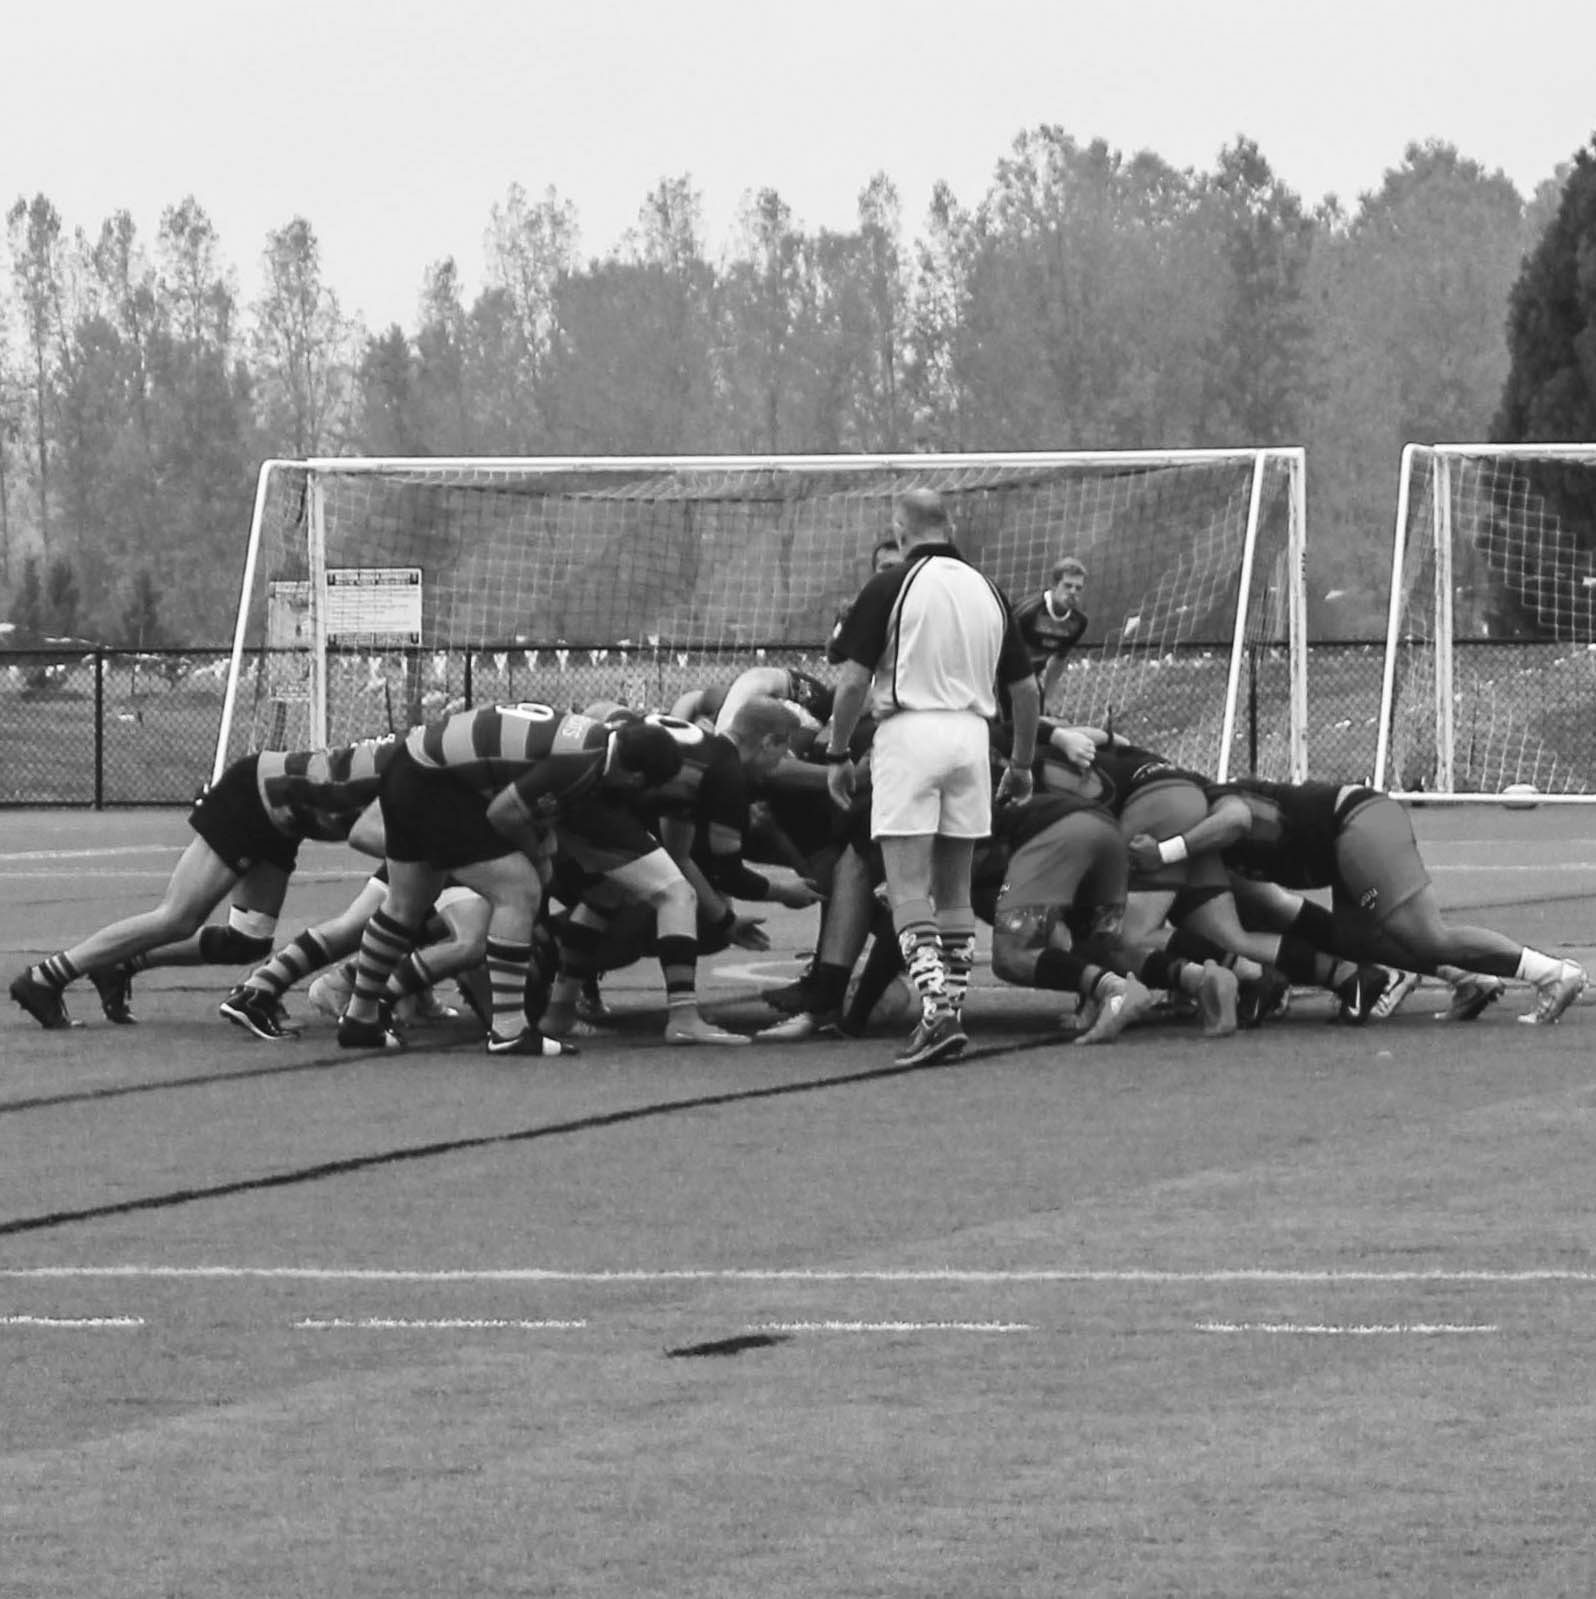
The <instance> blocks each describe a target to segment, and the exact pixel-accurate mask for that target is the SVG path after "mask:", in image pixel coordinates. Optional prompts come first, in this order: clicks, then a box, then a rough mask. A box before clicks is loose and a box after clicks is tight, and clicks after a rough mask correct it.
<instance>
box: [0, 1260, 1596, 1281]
mask: <svg viewBox="0 0 1596 1599" xmlns="http://www.w3.org/2000/svg"><path fill="white" fill-rule="evenodd" d="M84 1278H120V1279H124V1280H143V1281H224V1282H225V1281H245V1280H261V1281H272V1282H348V1283H582V1284H592V1285H594V1286H599V1287H603V1286H607V1285H626V1284H639V1283H641V1284H647V1283H679V1282H705V1283H904V1284H912V1283H952V1284H960V1283H971V1284H988V1285H996V1286H1000V1287H1003V1286H1011V1287H1024V1286H1027V1285H1038V1284H1049V1283H1106V1284H1111V1285H1114V1284H1118V1285H1123V1286H1126V1287H1161V1286H1178V1285H1184V1284H1197V1285H1203V1284H1222V1283H1260V1284H1266V1285H1267V1284H1271V1283H1280V1284H1293V1283H1322V1284H1329V1285H1332V1286H1335V1285H1339V1284H1346V1285H1348V1286H1360V1285H1366V1284H1387V1283H1389V1284H1399V1283H1438V1284H1442V1285H1446V1284H1493V1283H1503V1284H1507V1283H1570V1284H1589V1285H1592V1286H1596V1271H1591V1270H1585V1271H1581V1270H1576V1269H1573V1268H1565V1267H1555V1266H1554V1267H1544V1268H1531V1269H1527V1270H1522V1271H1486V1270H1447V1269H1444V1268H1436V1269H1434V1270H1395V1271H1339V1270H1314V1269H1308V1268H1302V1269H1290V1268H1286V1269H1276V1268H1272V1267H1252V1266H1243V1267H1234V1268H1221V1269H1215V1270H1208V1271H1152V1270H1141V1269H1134V1268H1132V1269H1114V1268H1096V1267H1080V1268H1075V1267H1040V1268H1031V1269H1027V1268H1016V1269H1013V1270H981V1269H964V1268H959V1267H951V1266H947V1267H933V1268H928V1269H924V1270H915V1269H890V1268H889V1269H881V1270H838V1271H833V1270H823V1269H811V1268H770V1269H764V1268H757V1267H677V1268H669V1267H667V1268H660V1269H656V1270H647V1269H643V1268H637V1269H622V1270H615V1271H579V1270H570V1269H566V1268H562V1267H549V1266H515V1267H500V1268H483V1269H475V1270H473V1269H464V1268H462V1269H431V1270H429V1269H424V1268H412V1267H381V1266H226V1265H212V1266H158V1265H140V1264H136V1263H129V1264H124V1265H101V1266H89V1265H78V1266H71V1265H58V1266H0V1279H11V1280H22V1281H41V1280H58V1279H84Z"/></svg>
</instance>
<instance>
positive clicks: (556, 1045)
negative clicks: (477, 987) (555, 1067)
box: [488, 1027, 582, 1060]
mask: <svg viewBox="0 0 1596 1599" xmlns="http://www.w3.org/2000/svg"><path fill="white" fill-rule="evenodd" d="M488 1053H489V1054H490V1055H533V1056H536V1057H537V1058H538V1059H540V1060H551V1059H553V1058H554V1056H556V1055H580V1054H581V1053H582V1051H581V1050H579V1049H578V1048H577V1047H576V1045H575V1044H567V1043H564V1042H562V1041H561V1040H560V1039H558V1038H550V1037H548V1036H547V1035H546V1034H545V1033H542V1032H539V1030H538V1029H537V1028H536V1027H526V1028H523V1029H522V1030H521V1031H520V1032H519V1033H516V1034H515V1035H514V1037H512V1038H504V1037H502V1036H501V1035H500V1034H498V1033H489V1034H488Z"/></svg>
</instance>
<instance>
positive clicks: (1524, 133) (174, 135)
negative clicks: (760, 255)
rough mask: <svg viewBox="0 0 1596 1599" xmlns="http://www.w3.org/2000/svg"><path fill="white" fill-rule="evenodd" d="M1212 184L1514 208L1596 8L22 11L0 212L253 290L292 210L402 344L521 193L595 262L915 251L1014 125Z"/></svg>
mask: <svg viewBox="0 0 1596 1599" xmlns="http://www.w3.org/2000/svg"><path fill="white" fill-rule="evenodd" d="M1042 123H1056V124H1058V125H1059V126H1061V127H1062V128H1063V129H1064V130H1065V131H1066V132H1068V133H1069V134H1071V135H1072V136H1073V137H1074V138H1075V139H1076V140H1077V141H1079V142H1080V143H1082V144H1085V143H1088V142H1090V141H1091V140H1092V139H1094V138H1102V139H1104V140H1106V141H1107V142H1108V144H1109V145H1110V146H1112V147H1113V148H1115V149H1118V150H1121V151H1123V152H1124V153H1125V154H1126V155H1130V154H1132V153H1134V152H1135V151H1137V150H1141V149H1151V150H1154V151H1156V152H1157V153H1158V154H1159V155H1161V156H1163V157H1164V158H1165V160H1167V161H1169V162H1170V163H1172V164H1173V165H1175V166H1177V167H1197V168H1203V169H1212V167H1213V165H1214V163H1215V160H1216V158H1217V156H1218V153H1219V151H1220V149H1221V147H1222V146H1224V145H1225V144H1227V143H1229V142H1231V141H1233V140H1234V139H1235V138H1236V137H1237V136H1238V135H1243V134H1244V135H1246V136H1248V137H1250V138H1252V139H1254V140H1255V141H1256V142H1257V143H1258V145H1259V146H1260V147H1261V149H1262V151H1263V153H1264V155H1265V157H1266V158H1267V159H1268V161H1269V163H1270V165H1271V167H1272V168H1273V169H1274V171H1275V173H1276V175H1277V176H1278V177H1280V178H1281V179H1283V180H1284V181H1285V182H1286V183H1288V184H1289V185H1290V186H1291V187H1292V188H1293V189H1295V190H1296V191H1297V192H1298V193H1299V194H1300V195H1302V197H1303V198H1304V200H1305V201H1307V202H1308V203H1309V204H1310V205H1312V204H1314V203H1316V202H1317V201H1318V200H1320V199H1322V198H1323V197H1324V196H1325V195H1326V194H1328V193H1332V192H1333V193H1336V194H1338V195H1340V196H1341V198H1342V199H1343V201H1344V202H1345V203H1346V204H1347V205H1348V206H1349V207H1350V206H1351V205H1352V204H1354V203H1355V201H1356V199H1357V196H1358V195H1359V194H1360V193H1363V192H1365V191H1367V190H1370V189H1375V188H1378V187H1379V185H1380V182H1381V179H1382V177H1383V174H1384V173H1385V171H1386V170H1387V169H1388V168H1390V167H1394V166H1397V165H1400V163H1401V160H1402V155H1403V151H1404V149H1405V148H1406V146H1407V145H1408V144H1409V143H1410V142H1413V141H1422V140H1425V139H1432V138H1434V139H1441V140H1445V141H1447V142H1449V143H1451V144H1453V145H1455V146H1457V148H1458V149H1459V151H1460V152H1461V153H1462V154H1463V155H1465V156H1467V157H1469V158H1471V159H1473V160H1475V161H1477V162H1479V163H1480V164H1481V165H1482V166H1484V167H1485V168H1487V169H1488V170H1492V171H1494V170H1497V169H1500V170H1501V171H1503V172H1505V173H1506V174H1507V176H1508V177H1509V178H1511V179H1512V180H1513V181H1514V183H1516V184H1517V186H1518V188H1519V190H1520V192H1521V193H1523V194H1524V195H1525V196H1526V197H1528V195H1529V194H1530V193H1532V192H1533V190H1534V189H1535V187H1536V185H1538V184H1539V183H1540V182H1541V181H1543V180H1544V179H1546V178H1549V177H1551V176H1552V175H1553V173H1554V172H1555V170H1556V168H1557V167H1558V165H1559V164H1560V163H1562V162H1565V161H1567V160H1569V159H1570V158H1571V157H1572V156H1573V154H1574V152H1575V151H1576V150H1577V149H1578V148H1580V147H1581V145H1584V144H1587V143H1588V142H1589V141H1590V139H1591V138H1592V135H1593V134H1596V0H1511V3H1508V0H1490V3H1486V0H1444V3H1431V0H1302V3H1294V0H1220V3H1213V4H1205V3H1204V0H1097V3H1093V4H1084V3H1081V0H965V3H962V4H950V3H943V4H940V5H939V4H937V3H936V0H914V3H911V0H788V3H786V4H762V3H761V0H650V3H647V4H644V3H639V0H519V3H512V0H448V3H445V0H425V3H422V0H369V3H358V0H273V3H270V4H257V3H253V0H251V3H249V4H242V3H236V0H116V3H114V4H111V3H106V0H13V3H11V4H7V5H5V6H4V7H3V8H0V203H3V204H4V206H5V207H6V208H9V207H10V205H11V204H12V202H13V201H14V200H15V199H17V198H18V197H21V196H28V197H31V196H32V195H34V194H36V193H39V192H43V193H44V194H46V195H47V196H48V197H49V198H50V199H51V200H52V201H53V202H54V203H55V205H56V208H57V209H58V210H59V211H60V213H61V215H62V217H63V219H64V220H65V222H66V224H67V225H68V227H69V228H76V227H82V228H84V229H86V230H87V231H89V232H90V233H93V232H95V231H97V229H98V227H99V224H100V223H101V221H103V220H104V218H105V217H106V216H108V215H110V214H111V213H112V212H113V211H115V210H118V209H123V208H125V209H127V210H128V211H130V212H131V213H132V215H133V218H134V220H135V222H136V223H137V224H138V226H139V228H140V231H141V232H143V233H144V234H145V235H146V236H151V235H153V233H154V231H155V229H156V227H157V225H158V223H159V220H160V215H161V212H162V211H163V210H164V209H165V208H166V207H167V206H169V205H172V204H174V203H175V202H177V201H179V200H181V199H182V198H183V197H184V196H185V195H188V194H192V195H194V196H195V197H196V198H197V199H198V200H199V202H200V203H201V204H202V205H203V206H204V207H205V209H206V210H207V211H208V212H209V214H210V216H211V218H212V220H213V222H214V223H215V225H216V228H217V231H218V233H219V234H220V237H221V242H222V246H223V249H224V252H225V254H226V256H227V258H228V260H229V261H230V263H231V264H232V265H233V267H234V268H235V269H236V271H237V274H238V282H239V289H240V292H241V295H242V297H243V299H244V300H245V301H246V302H248V301H251V300H253V299H254V298H255V297H256V296H257V295H258V294H259V292H260V284H261V272H260V264H259V263H260V253H261V249H262V247H263V245H264V242H265V238H266V234H267V233H268V231H270V230H271V229H273V228H277V227H281V226H282V225H283V224H285V223H286V222H288V221H289V220H291V219H292V218H293V217H294V216H296V215H298V216H304V217H306V218H307V219H308V220H309V221H310V223H311V224H312V226H313V227H314V229H315V231H316V235H317V237H318V239H319V240H320V242H321V247H322V263H323V271H324V275H325V277H326V279H327V281H328V282H329V284H330V285H331V286H332V287H333V288H334V289H335V290H336V291H337V292H338V294H339V297H340V299H341V300H342V302H343V304H344V308H345V310H346V311H348V312H350V313H352V314H358V315H361V316H363V317H364V319H365V320H366V322H367V323H368V325H370V326H372V327H374V328H375V327H379V326H382V325H386V324H387V323H389V322H394V321H397V322H399V323H400V324H401V325H403V326H404V327H405V328H407V329H411V328H413V327H414V325H415V322H416V305H417V300H418V296H419V288H420V284H421V282H422V279H423V276H424V274H425V271H426V269H427V267H428V266H429V265H430V264H431V263H434V262H436V261H439V260H442V259H443V258H445V257H448V256H453V257H454V259H455V260H456V261H457V263H458V264H459V266H460V269H461V271H462V273H463V275H464V279H465V284H466V289H467V294H468V298H469V297H470V295H472V294H474V293H475V291H476V290H477V289H479V288H480V287H481V283H482V262H483V249H482V239H483V234H484V231H485V230H486V227H487V224H488V220H489V214H490V212H491V209H492V207H493V206H494V205H495V204H496V203H500V202H502V201H503V200H504V198H505V196H506V194H507V193H508V191H509V188H510V186H511V185H512V184H513V183H519V184H520V185H521V186H522V187H523V188H524V189H525V190H526V191H527V193H528V194H529V195H530V196H531V197H533V198H534V199H536V198H539V197H541V196H542V195H543V193H544V192H545V191H546V190H547V189H548V188H549V187H551V186H552V187H553V188H555V189H556V190H557V191H558V192H559V194H560V196H561V197H562V198H563V199H566V200H569V201H571V202H573V203H574V204H575V206H576V208H577V211H578V215H579V219H580V222H581V229H582V246H583V250H584V252H585V253H588V254H594V255H596V254H602V253H604V252H605V251H607V250H608V249H610V248H611V247H612V246H613V245H614V244H615V243H616V242H617V241H618V239H619V238H620V236H621V234H622V233H623V232H624V231H625V229H626V228H628V227H629V226H630V225H631V224H632V223H634V222H635V220H636V218H637V214H638V211H639V209H640V207H641V205H642V202H643V200H644V198H645V196H646V195H647V194H648V193H649V191H650V190H651V189H652V188H653V187H654V186H655V185H656V184H657V183H658V182H659V181H660V179H662V178H675V177H682V176H687V177H690V178H691V179H692V181H693V184H694V186H695V187H696V188H697V189H698V191H699V192H700V194H701V195H702V196H703V200H704V221H705V236H706V244H707V246H708V248H709V250H710V253H711V254H718V253H719V251H720V250H721V249H722V248H723V247H724V246H725V245H726V244H727V243H728V242H729V241H730V238H731V234H732V226H733V221H734V218H735V216H736V214H737V211H738V209H739V206H740V204H741V202H742V200H743V199H744V197H745V196H746V195H747V194H749V193H750V192H751V191H753V190H755V189H758V188H763V187H771V188H775V189H776V190H777V191H778V192H779V193H780V194H781V195H782V197H783V198H784V199H785V200H786V201H787V203H788V204H789V205H790V206H791V208H792V210H793V213H794V215H795V218H796V219H797V221H798V222H799V223H800V224H801V225H803V226H804V227H806V228H818V227H832V228H845V227H848V226H850V225H851V224H852V222H853V221H854V218H855V214H856V201H857V197H858V194H859V191H860V190H861V189H862V188H863V187H864V186H865V184H866V183H867V182H868V181H869V179H870V178H871V176H872V175H873V174H874V173H876V172H882V171H884V172H886V173H887V174H888V175H889V176H890V177H891V178H892V179H893V180H894V182H895V183H896V184H897V186H898V189H899V192H900V194H901V196H902V199H903V205H904V216H905V222H906V225H907V228H908V230H909V231H910V232H911V233H916V232H918V231H920V228H921V224H922V222H923V219H924V216H925V210H926V205H927V202H928V201H929V198H930V195H931V190H932V186H933V184H934V183H935V182H936V181H937V180H938V179H943V180H945V181H946V182H947V183H948V184H949V185H950V186H951V187H952V189H953V191H954V193H955V194H956V195H957V197H958V198H959V199H960V200H961V201H962V202H964V203H965V204H974V203H975V202H976V201H978V200H979V199H980V198H981V196H982V195H983V194H984V192H985V190H986V188H987V185H988V182H989V180H990V177H991V174H992V171H993V168H994V166H995V165H996V163H997V161H998V160H999V159H1000V158H1001V157H1002V156H1003V155H1004V154H1005V152H1006V151H1007V150H1008V148H1009V146H1010V145H1011V143H1012V141H1013V139H1014V136H1015V135H1016V134H1017V133H1019V132H1020V131H1021V130H1023V129H1026V128H1032V127H1036V126H1038V125H1040V124H1042Z"/></svg>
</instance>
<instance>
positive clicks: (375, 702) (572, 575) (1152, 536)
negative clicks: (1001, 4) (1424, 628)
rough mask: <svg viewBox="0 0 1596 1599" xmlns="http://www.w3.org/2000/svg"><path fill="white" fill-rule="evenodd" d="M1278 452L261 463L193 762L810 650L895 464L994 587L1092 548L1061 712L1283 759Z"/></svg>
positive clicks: (641, 687)
mask: <svg viewBox="0 0 1596 1599" xmlns="http://www.w3.org/2000/svg"><path fill="white" fill-rule="evenodd" d="M1303 483H1304V472H1303V456H1302V452H1301V451H1300V450H1296V449H1248V450H1239V449H1238V450H1212V451H1199V450H1190V451H1158V452H1141V453H1114V454H1058V455H1053V454H1023V455H943V456H935V455H908V456H892V457H888V456H824V457H786V458H763V459H754V458H740V457H710V458H703V459H674V458H662V459H621V458H608V459H606V458H600V459H591V460H586V459H529V460H486V459H483V460H473V459H467V460H359V459H349V460H337V459H332V460H314V461H297V462H296V461H268V462H267V463H266V464H265V465H264V466H263V467H262V469H261V472H260V476H259V481H258V484H257V489H256V496H255V507H254V515H253V518H252V522H251V526H250V532H249V542H248V546H247V551H246V555H245V561H244V575H243V584H242V590H241V596H240V602H239V608H238V617H237V624H236V628H235V631H234V641H233V651H232V660H231V665H230V671H229V674H228V678H227V684H226V692H225V697H224V701H223V716H222V725H221V730H220V736H219V738H218V741H217V747H216V767H217V770H218V771H219V770H220V769H221V767H222V766H223V765H225V763H226V761H227V760H229V759H231V758H233V757H234V756H236V755H238V754H239V753H241V752H243V751H245V750H249V749H256V748H317V747H321V746H323V745H326V744H329V743H337V742H342V741H345V740H347V739H350V738H355V737H362V736H367V735H370V734H373V733H381V732H386V731H388V730H390V729H398V728H401V727H404V726H409V725H411V724H413V723H414V722H415V721H418V720H422V719H425V718H426V717H429V716H432V715H435V714H438V713H439V712H440V711H441V710H442V709H444V708H445V707H447V706H452V705H454V704H457V703H474V704H490V703H493V702H495V701H504V700H541V701H544V702H546V703H549V704H554V705H560V706H566V705H573V704H574V705H581V704H584V703H587V702H589V701H591V700H594V699H600V698H610V699H618V700H621V701H623V702H625V703H631V704H638V703H648V704H653V705H669V704H670V703H671V702H672V700H673V699H675V698H676V697H677V696H678V695H679V694H680V693H681V692H683V691H684V690H685V689H689V688H695V687H699V686H702V685H704V684H705V683H711V682H717V681H721V680H725V679H729V678H730V677H732V676H735V675H736V673H737V672H738V671H740V670H742V669H743V668H744V667H745V666H747V665H749V664H753V663H755V662H760V661H764V662H770V663H773V664H784V665H802V666H804V667H805V668H806V669H807V670H810V671H813V672H815V673H816V675H819V676H822V677H829V676H830V675H831V673H832V668H830V667H829V666H828V665H827V664H826V661H825V655H824V645H825V640H826V638H827V636H828V635H829V633H830V630H831V626H832V623H833V620H834V618H835V616H836V614H837V611H838V608H839V607H840V606H841V605H843V604H845V603H846V602H847V601H849V600H851V599H852V598H853V596H854V595H855V594H856V593H857V592H858V589H859V587H860V585H861V584H862V583H863V582H864V580H865V579H866V577H867V576H868V575H869V572H870V561H871V551H872V549H873V547H874V546H875V545H876V544H877V543H878V542H880V541H881V540H883V539H887V538H889V537H890V529H891V519H892V502H893V498H894V496H895V495H897V494H898V493H900V492H902V491H903V490H905V489H910V488H931V489H935V490H937V491H939V492H940V493H941V494H942V495H943V496H944V497H945V500H946V502H947V505H948V507H949V510H950V512H951V514H952V517H953V521H954V525H955V527H956V529H957V532H958V539H959V543H960V546H961V548H962V549H963V550H964V552H965V553H966V554H967V555H968V556H969V557H970V559H972V560H973V561H974V562H975V563H976V564H977V565H978V566H980V567H981V569H982V570H983V571H985V572H986V573H987V574H988V575H989V576H990V577H992V578H993V579H994V580H995V581H996V582H998V583H999V584H1000V585H1002V587H1003V588H1004V589H1005V590H1006V591H1007V592H1008V593H1009V595H1010V597H1011V598H1012V599H1013V600H1014V601H1015V602H1016V603H1018V602H1019V601H1020V600H1021V599H1023V598H1025V597H1027V596H1028V595H1030V594H1032V593H1035V592H1037V591H1038V590H1040V589H1041V588H1042V587H1044V586H1045V584H1046V582H1047V578H1048V573H1049V571H1050V569H1051V567H1052V565H1053V563H1054V562H1055V561H1056V560H1057V559H1058V558H1059V557H1060V556H1063V555H1066V554H1074V555H1078V556H1079V557H1080V558H1081V559H1082V560H1083V561H1084V562H1085V563H1086V566H1087V568H1088V572H1089V586H1088V589H1087V594H1086V602H1085V609H1086V611H1087V613H1088V615H1089V616H1090V618H1091V626H1090V628H1089V630H1088V632H1087V635H1086V638H1085V639H1084V641H1083V643H1082V644H1081V645H1080V646H1078V648H1077V652H1076V655H1075V656H1074V657H1072V660H1071V663H1070V667H1069V670H1068V671H1067V672H1066V674H1065V678H1064V688H1063V704H1062V706H1061V711H1062V713H1063V714H1065V715H1067V716H1068V718H1069V719H1070V720H1072V721H1077V722H1082V723H1102V722H1107V723H1110V724H1111V725H1112V726H1113V728H1114V729H1115V730H1116V731H1119V732H1121V733H1123V734H1124V735H1125V736H1127V737H1129V738H1131V739H1133V740H1134V741H1135V742H1137V743H1144V744H1146V745H1148V746H1149V747H1151V748H1154V749H1158V750H1160V751H1162V752H1164V753H1166V754H1168V755H1170V756H1171V757H1172V758H1174V759H1176V760H1179V761H1182V762H1184V763H1187V764H1190V765H1193V766H1196V767H1198V768H1199V769H1202V770H1206V771H1211V772H1214V773H1216V774H1223V773H1226V772H1228V771H1231V770H1235V769H1247V770H1250V769H1254V768H1257V769H1259V770H1262V771H1265V772H1266V773H1267V774H1268V775H1271V776H1280V777H1286V776H1300V775H1303V773H1304V771H1305V767H1306V759H1307V756H1306V734H1305V727H1306V663H1307V652H1306V642H1305V637H1304V619H1305V609H1304V603H1303V566H1304V555H1303V539H1304V487H1303Z"/></svg>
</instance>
